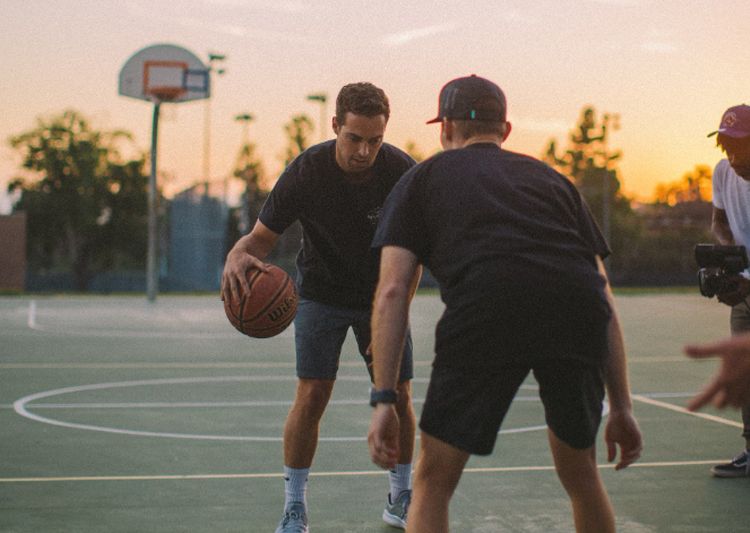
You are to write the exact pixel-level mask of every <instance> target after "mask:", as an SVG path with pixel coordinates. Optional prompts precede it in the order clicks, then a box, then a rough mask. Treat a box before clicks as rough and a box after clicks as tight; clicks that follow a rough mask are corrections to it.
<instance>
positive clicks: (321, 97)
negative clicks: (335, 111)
mask: <svg viewBox="0 0 750 533" xmlns="http://www.w3.org/2000/svg"><path fill="white" fill-rule="evenodd" d="M307 99H308V100H313V101H316V102H320V142H323V141H325V140H326V138H327V137H328V126H327V125H326V102H327V101H328V95H327V94H326V93H316V94H309V95H307Z"/></svg>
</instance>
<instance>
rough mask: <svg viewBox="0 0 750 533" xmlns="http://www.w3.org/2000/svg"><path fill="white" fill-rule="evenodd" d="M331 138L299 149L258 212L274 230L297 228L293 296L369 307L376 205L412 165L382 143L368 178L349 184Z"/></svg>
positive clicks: (374, 274)
mask: <svg viewBox="0 0 750 533" xmlns="http://www.w3.org/2000/svg"><path fill="white" fill-rule="evenodd" d="M335 149H336V141H335V140H331V141H326V142H323V143H320V144H317V145H315V146H312V147H310V148H308V149H307V150H305V151H304V152H303V153H302V154H300V155H299V156H297V157H296V158H295V159H294V161H292V162H291V163H290V164H289V166H288V167H287V168H286V170H284V172H283V173H282V175H281V177H279V180H278V181H277V182H276V185H275V186H274V188H273V190H272V191H271V194H270V196H269V197H268V200H267V201H266V203H265V205H264V206H263V209H262V210H261V213H260V215H259V219H260V221H261V222H262V223H263V224H264V225H266V226H267V227H268V228H269V229H270V230H272V231H274V232H275V233H279V234H281V233H283V232H284V230H286V229H287V228H288V227H289V226H290V225H291V224H292V223H293V222H294V221H295V220H299V221H300V223H301V224H302V230H303V236H302V248H301V250H300V252H299V254H298V255H297V287H298V290H299V294H300V296H302V297H304V298H308V299H310V300H315V301H318V302H322V303H325V304H328V305H333V306H340V307H347V308H365V309H366V308H370V307H371V306H372V298H373V294H374V292H375V286H376V285H377V281H378V269H379V263H380V250H376V249H372V248H371V246H370V245H371V243H372V238H373V236H374V235H375V229H376V227H377V225H378V222H379V221H380V214H381V211H382V206H383V202H384V201H385V199H386V198H387V196H388V194H389V193H390V191H391V189H392V188H393V186H394V185H395V184H396V182H397V181H398V180H399V178H401V176H402V175H403V174H404V173H405V172H406V171H407V170H409V169H410V168H411V167H412V166H414V165H415V161H414V160H413V159H412V158H411V157H410V156H409V155H407V154H406V153H405V152H403V151H401V150H399V149H398V148H395V147H394V146H391V145H389V144H386V143H383V144H382V146H381V147H380V151H379V152H378V155H377V157H376V159H375V163H374V164H373V167H372V168H373V171H374V172H373V177H372V179H370V180H369V181H367V182H365V183H353V182H351V181H350V180H349V179H347V175H346V174H345V173H344V171H343V170H342V169H341V167H340V166H339V165H338V163H337V162H336V152H335Z"/></svg>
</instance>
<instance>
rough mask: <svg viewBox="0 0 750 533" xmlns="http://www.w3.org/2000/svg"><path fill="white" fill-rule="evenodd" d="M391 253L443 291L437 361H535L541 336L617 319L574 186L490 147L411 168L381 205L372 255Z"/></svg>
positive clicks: (597, 243)
mask: <svg viewBox="0 0 750 533" xmlns="http://www.w3.org/2000/svg"><path fill="white" fill-rule="evenodd" d="M385 245H396V246H399V247H403V248H406V249H409V250H411V251H413V252H414V253H415V254H416V256H417V258H418V260H419V262H420V263H421V264H423V265H425V266H426V267H427V268H428V269H429V270H430V271H431V272H432V273H433V274H434V276H435V278H436V279H437V280H438V282H439V284H440V293H441V297H442V299H443V301H444V302H445V304H446V311H445V314H444V315H443V317H442V319H441V321H440V324H439V325H438V329H437V337H436V351H437V355H438V360H439V358H440V352H441V350H445V351H452V352H456V351H460V350H472V349H473V348H475V347H476V346H477V343H482V342H487V343H494V344H497V345H498V346H500V345H502V346H503V347H504V348H505V350H504V351H505V352H506V354H505V357H506V358H507V357H510V358H512V357H513V355H512V353H510V354H508V352H514V351H518V352H525V353H527V354H528V353H530V352H533V350H532V349H530V348H529V347H530V346H532V345H534V343H535V342H536V339H538V338H539V337H540V336H547V337H551V336H556V335H562V334H565V335H567V332H568V331H570V330H571V328H572V329H579V330H580V329H581V328H584V329H585V328H586V327H588V325H590V324H591V321H596V322H597V324H598V326H601V325H602V324H605V323H606V322H608V321H609V317H610V316H611V315H610V313H611V312H610V309H609V305H608V303H607V299H606V295H605V293H604V286H605V281H604V279H603V277H602V276H601V275H600V274H599V273H598V270H597V262H596V256H597V255H598V256H600V257H602V258H604V257H606V256H607V255H609V253H610V252H609V248H608V246H607V243H606V241H605V240H604V238H603V236H602V234H601V232H600V230H599V228H598V226H597V224H596V222H595V221H594V219H593V218H592V216H591V213H590V211H589V209H588V207H587V206H586V204H585V202H584V200H583V198H582V197H581V195H580V194H579V193H578V191H577V189H576V188H575V186H574V185H573V184H572V183H571V182H570V180H568V179H567V178H566V177H564V176H562V175H561V174H559V173H557V172H555V171H554V170H553V169H552V168H550V167H549V166H547V165H545V164H544V163H542V162H540V161H538V160H536V159H534V158H531V157H528V156H525V155H521V154H516V153H513V152H509V151H506V150H502V149H500V148H499V147H498V146H496V145H494V144H490V143H478V144H471V145H468V146H466V147H465V148H463V149H457V150H448V151H446V152H442V153H440V154H438V155H436V156H434V157H432V158H430V159H428V160H427V161H425V162H423V163H421V164H420V165H418V166H417V167H415V168H414V169H412V170H411V171H409V172H408V173H407V174H406V175H405V176H404V177H403V178H402V179H401V181H400V182H399V183H398V184H397V185H396V187H395V188H394V189H393V192H392V193H391V195H390V197H389V198H388V201H387V202H386V204H385V206H384V211H383V220H382V223H381V225H380V227H379V229H378V232H377V234H376V236H375V239H374V242H373V246H376V247H382V246H385ZM600 329H601V328H600ZM579 337H580V336H579ZM571 343H572V341H571ZM549 344H550V343H547V346H548V345H549ZM570 348H571V347H570V346H565V347H564V348H561V352H562V351H566V350H567V351H570V350H569V349H570ZM572 349H573V350H574V351H578V349H577V348H572ZM597 350H598V348H597ZM597 350H594V349H592V350H589V351H597ZM583 351H586V350H583ZM558 355H559V356H560V357H572V358H578V356H577V355H576V354H570V353H568V354H563V353H560V354H558ZM579 355H580V358H581V359H589V358H590V357H591V354H588V353H587V354H583V353H581V354H579Z"/></svg>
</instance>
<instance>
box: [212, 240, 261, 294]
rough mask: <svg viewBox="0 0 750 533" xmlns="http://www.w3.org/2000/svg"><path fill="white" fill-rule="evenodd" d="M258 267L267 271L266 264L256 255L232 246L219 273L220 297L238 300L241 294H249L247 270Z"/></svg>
mask: <svg viewBox="0 0 750 533" xmlns="http://www.w3.org/2000/svg"><path fill="white" fill-rule="evenodd" d="M251 268H258V269H260V270H262V271H263V272H268V266H267V265H266V264H264V263H263V261H261V260H260V259H258V258H257V257H254V256H252V255H250V254H249V253H247V252H245V251H244V250H242V249H239V248H232V249H231V250H230V251H229V253H228V254H227V260H226V262H225V263H224V271H223V272H222V275H221V299H222V300H223V301H231V300H229V299H230V298H231V299H233V300H234V301H235V302H239V301H240V299H241V298H242V294H247V295H248V296H249V295H250V284H249V283H248V282H247V271H248V270H250V269H251Z"/></svg>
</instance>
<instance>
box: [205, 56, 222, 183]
mask: <svg viewBox="0 0 750 533" xmlns="http://www.w3.org/2000/svg"><path fill="white" fill-rule="evenodd" d="M226 58H227V56H225V55H222V54H213V53H210V52H209V54H208V75H209V76H211V74H212V73H213V72H214V71H215V72H216V74H217V75H219V76H221V75H223V74H224V73H225V72H226V70H225V69H218V70H215V69H214V63H218V62H221V61H224V60H225V59H226ZM211 93H212V95H211V96H213V90H212V91H211ZM210 179H211V98H207V99H206V107H205V116H204V117H203V181H204V182H205V184H206V194H208V182H209V181H210Z"/></svg>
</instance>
